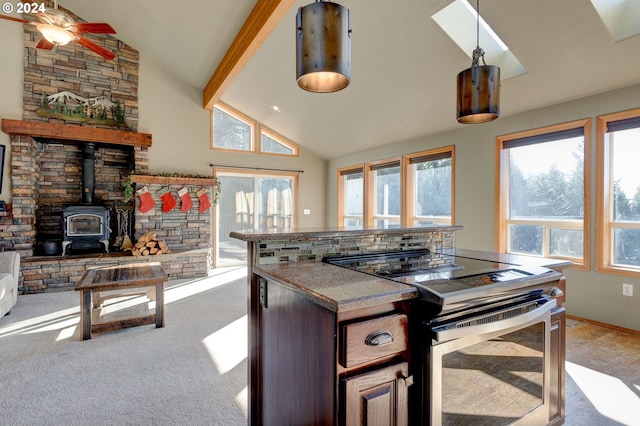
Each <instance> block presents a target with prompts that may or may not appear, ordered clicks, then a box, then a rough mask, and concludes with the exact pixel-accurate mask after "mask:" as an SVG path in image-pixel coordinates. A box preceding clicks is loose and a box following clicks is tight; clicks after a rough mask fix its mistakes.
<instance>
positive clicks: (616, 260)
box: [596, 108, 640, 276]
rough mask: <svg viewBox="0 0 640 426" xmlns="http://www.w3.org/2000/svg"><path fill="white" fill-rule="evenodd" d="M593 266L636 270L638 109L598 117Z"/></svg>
mask: <svg viewBox="0 0 640 426" xmlns="http://www.w3.org/2000/svg"><path fill="white" fill-rule="evenodd" d="M597 129H598V135H597V136H598V137H597V150H598V151H597V152H598V155H597V158H598V163H597V166H598V169H597V189H598V192H597V197H596V206H597V218H598V227H597V229H598V234H597V242H598V244H597V250H596V254H597V257H598V263H597V265H596V269H597V270H599V271H602V272H610V273H616V274H622V275H631V276H638V274H639V273H640V172H639V171H638V161H639V159H640V108H639V109H634V110H629V111H623V112H619V113H613V114H608V115H603V116H599V117H598V125H597Z"/></svg>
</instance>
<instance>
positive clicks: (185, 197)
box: [178, 186, 193, 213]
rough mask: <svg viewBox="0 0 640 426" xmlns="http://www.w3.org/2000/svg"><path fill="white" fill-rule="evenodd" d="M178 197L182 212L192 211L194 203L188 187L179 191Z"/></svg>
mask: <svg viewBox="0 0 640 426" xmlns="http://www.w3.org/2000/svg"><path fill="white" fill-rule="evenodd" d="M178 195H179V196H180V211H181V212H183V213H186V212H188V211H189V210H191V207H193V201H191V197H190V196H189V190H188V189H187V187H186V186H185V187H184V188H182V189H181V190H180V191H178Z"/></svg>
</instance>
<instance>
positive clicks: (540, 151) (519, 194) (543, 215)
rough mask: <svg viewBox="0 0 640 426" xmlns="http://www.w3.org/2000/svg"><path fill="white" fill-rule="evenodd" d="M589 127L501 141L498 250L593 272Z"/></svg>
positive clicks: (580, 124)
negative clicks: (587, 198)
mask: <svg viewBox="0 0 640 426" xmlns="http://www.w3.org/2000/svg"><path fill="white" fill-rule="evenodd" d="M590 123H591V120H588V119H587V120H580V121H576V122H571V123H565V124H560V125H555V126H550V127H545V128H541V129H535V130H531V131H526V132H520V133H516V134H511V135H506V136H499V137H497V138H496V140H497V149H498V173H497V177H498V182H497V191H496V197H497V198H498V200H497V205H498V209H497V218H496V224H497V233H498V235H497V250H498V251H499V252H506V253H513V254H525V255H533V256H544V257H555V258H563V259H569V260H571V261H573V262H574V263H575V264H576V265H581V266H582V267H584V268H588V259H589V252H588V249H587V247H588V245H587V243H588V241H589V228H588V226H585V224H587V225H588V224H589V214H588V212H589V204H588V202H587V203H585V188H587V189H588V188H589V183H588V182H589V178H588V176H589V167H588V165H589V164H590V163H589V149H588V144H585V140H587V141H588V140H589V134H590V128H591V124H590ZM585 165H587V166H586V167H585Z"/></svg>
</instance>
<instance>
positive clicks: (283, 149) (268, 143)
mask: <svg viewBox="0 0 640 426" xmlns="http://www.w3.org/2000/svg"><path fill="white" fill-rule="evenodd" d="M260 152H261V153H263V154H276V155H291V156H297V155H298V147H297V146H296V145H295V144H294V143H293V142H289V141H288V140H287V139H285V138H284V137H282V136H280V135H278V134H277V133H275V132H272V131H271V130H269V129H267V128H265V127H262V126H260Z"/></svg>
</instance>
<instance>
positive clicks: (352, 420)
mask: <svg viewBox="0 0 640 426" xmlns="http://www.w3.org/2000/svg"><path fill="white" fill-rule="evenodd" d="M341 380H342V389H341V392H342V393H343V395H344V403H343V404H344V416H345V419H344V424H345V425H362V426H367V425H369V426H371V425H380V426H384V425H394V426H401V425H407V424H408V422H409V412H408V411H409V392H408V387H409V386H410V385H411V384H412V380H411V377H410V376H409V364H408V363H406V362H400V363H397V364H393V365H390V366H388V367H379V368H376V369H373V370H371V371H366V372H364V373H360V374H355V375H352V376H349V375H346V376H344V377H343V378H342V379H341Z"/></svg>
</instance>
